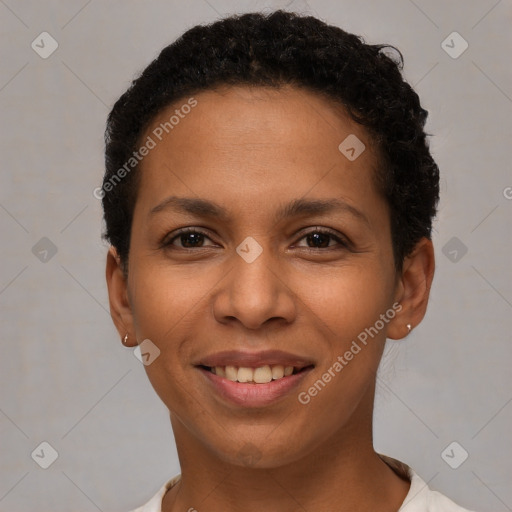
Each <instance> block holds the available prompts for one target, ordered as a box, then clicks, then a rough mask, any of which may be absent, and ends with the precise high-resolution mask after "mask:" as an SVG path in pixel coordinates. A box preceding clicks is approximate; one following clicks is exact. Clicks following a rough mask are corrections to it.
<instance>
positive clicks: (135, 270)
mask: <svg viewBox="0 0 512 512" xmlns="http://www.w3.org/2000/svg"><path fill="white" fill-rule="evenodd" d="M194 97H195V98H196V100H197V102H198V104H197V106H196V107H195V108H194V109H193V110H192V111H191V112H190V113H189V114H188V115H187V116H186V117H184V119H181V120H180V122H179V124H177V125H176V126H175V127H174V129H173V130H172V132H170V133H169V135H167V136H166V137H165V138H164V139H163V140H162V141H161V142H159V143H158V144H157V146H156V147H155V148H154V149H152V150H151V151H150V152H149V154H148V155H147V156H146V157H145V158H144V159H143V161H142V162H141V166H140V172H141V181H140V188H139V191H138V197H137V201H136V204H135V210H134V218H133V225H132V236H131V245H130V254H129V264H128V269H127V276H126V275H125V274H124V273H123V271H122V267H121V263H120V260H119V258H118V255H117V253H116V251H115V249H114V248H111V250H110V251H109V253H108V256H107V269H106V275H107V283H108V291H109V299H110V308H111V314H112V318H113V320H114V323H115V325H116V327H117V329H118V331H119V335H120V336H121V338H123V337H124V336H125V334H126V333H128V345H131V346H134V345H135V344H136V343H137V342H139V343H140V342H141V341H142V340H144V339H150V340H151V341H152V342H153V343H154V344H155V345H157V346H158V348H159V349H160V351H161V352H160V356H159V357H158V358H156V359H155V360H154V362H152V363H151V364H150V365H148V366H145V369H146V372H147V375H148V377H149V379H150V381H151V384H152V385H153V387H154V389H155V391H156V392H157V394H158V395H159V396H160V398H161V399H162V400H163V402H164V403H165V405H166V406H167V407H168V408H169V411H170V419H171V423H172V428H173V431H174V436H175V439H176V444H177V448H178V454H179V459H180V465H181V475H182V478H181V481H180V482H179V483H178V484H177V485H176V486H175V487H173V488H172V489H171V490H170V491H168V492H167V494H166V495H165V497H164V500H163V510H164V511H165V512H170V511H178V510H180V511H181V510H189V509H191V508H195V509H197V510H198V511H201V510H208V511H209V512H217V511H222V512H231V511H242V510H243V511H244V512H252V511H258V512H260V511H261V510H280V511H282V512H285V511H290V512H292V511H294V512H295V511H297V510H308V511H317V510H337V511H340V512H343V511H349V510H350V511H353V510H356V509H357V510H358V511H370V510H371V511H373V512H375V511H389V512H391V511H396V510H398V509H399V507H400V505H401V504H402V502H403V500H404V499H405V496H406V494H407V492H408V489H409V482H407V481H405V480H403V479H401V478H400V477H399V476H398V475H397V474H395V473H394V472H393V471H392V470H391V469H390V468H389V466H387V465H386V464H385V463H384V462H383V461H382V460H381V459H380V458H379V456H378V455H377V454H376V453H375V451H374V449H373V442H372V412H373V403H374V393H375V379H376V371H377V368H378V365H379V361H380V358H381V356H382V352H383V348H384V343H385V340H386V337H388V338H392V339H400V338H403V337H405V336H406V335H407V333H408V330H407V327H406V325H407V324H411V325H412V326H413V327H415V326H416V325H418V323H420V322H421V320H422V318H423V316H424V314H425V311H426V307H427V302H428V295H429V291H430V286H431V282H432V276H433V272H434V255H433V248H432V243H431V242H430V240H427V239H422V240H420V241H419V243H418V244H417V246H416V248H415V249H414V251H413V252H412V253H411V254H410V255H409V256H408V257H407V258H406V259H405V261H404V264H403V270H402V271H401V272H400V273H397V272H396V270H395V266H394V260H393V252H392V244H391V232H390V219H389V210H388V205H387V203H386V201H385V199H384V198H383V197H382V196H381V195H380V194H379V192H378V190H377V189H376V187H375V184H374V180H373V175H374V169H375V166H376V165H377V162H378V155H377V153H376V151H375V149H374V147H373V145H372V141H371V140H370V139H369V136H368V135H367V133H366V132H365V130H364V129H363V128H362V127H361V126H360V125H358V124H357V123H355V122H353V121H351V120H350V118H349V117H348V116H347V115H346V114H345V113H344V111H343V110H342V109H341V107H337V106H336V105H333V103H332V102H330V101H328V100H326V99H324V98H322V97H320V96H319V95H316V94H314V93H311V92H307V91H305V90H300V89H297V88H292V87H289V86H287V87H284V88H282V89H279V90H273V89H266V88H248V87H231V88H228V87H224V88H220V89H218V90H216V91H206V92H201V93H199V94H196V95H195V96H194ZM185 101H186V99H185V100H184V101H182V102H180V103H179V104H176V105H172V106H169V108H167V109H165V111H162V112H161V113H160V115H159V116H158V117H157V118H156V119H155V120H154V122H153V123H152V125H151V126H150V127H149V128H148V131H147V133H146V134H145V135H144V138H143V139H141V140H145V137H146V136H147V135H149V134H151V131H152V129H154V127H156V126H158V125H159V123H161V122H164V121H166V120H168V119H169V117H170V116H171V115H172V113H173V112H174V110H175V109H176V108H179V106H180V105H181V104H184V103H185ZM349 134H355V135H356V136H357V137H358V138H359V139H360V140H361V141H363V143H364V144H365V145H366V150H365V151H364V152H363V153H362V154H361V155H360V156H359V157H358V158H357V159H356V160H354V161H349V160H348V159H347V158H346V157H345V156H344V155H342V154H341V152H340V151H339V150H338V145H339V144H340V143H341V141H343V140H344V139H345V138H346V137H347V136H348V135H349ZM169 196H178V197H191V198H202V199H206V200H209V201H214V202H216V203H218V204H219V205H221V206H223V207H224V208H225V209H226V210H227V218H226V219H223V220H220V219H218V218H215V217H210V216H199V215H197V214H190V213H186V212H184V211H177V210H172V209H163V210H161V211H159V212H158V213H156V214H154V215H150V213H149V212H150V211H151V209H152V208H154V207H155V206H156V205H158V204H159V203H161V202H162V201H164V200H165V199H166V198H167V197H169ZM299 198H303V199H308V200H312V199H332V198H336V199H342V200H343V201H345V202H346V203H347V204H349V205H350V206H352V207H353V208H356V209H357V210H358V211H359V212H360V214H361V215H362V216H364V217H365V219H366V220H362V218H360V217H359V216H357V215H353V214H351V213H350V212H349V211H348V210H347V209H338V210H333V211H330V212H326V213H321V214H318V213H316V214H311V213H305V214H304V213H303V214H301V215H296V216H293V217H286V218H282V219H279V220H276V219H275V215H276V212H277V211H278V209H279V208H280V207H281V206H283V205H285V204H287V203H289V202H290V201H292V200H295V199H299ZM186 227H196V228H198V229H200V230H202V231H204V232H205V233H206V236H205V237H203V238H199V240H198V239H197V238H195V239H194V238H193V237H192V238H191V237H190V236H183V237H179V236H178V237H177V238H173V237H175V235H176V230H177V229H178V228H186ZM318 228H320V229H328V230H332V232H333V234H334V236H338V237H340V238H341V240H348V241H349V242H348V244H346V245H342V244H340V243H339V242H338V241H337V240H336V239H334V238H330V237H322V238H321V240H320V242H316V244H315V240H314V239H313V240H312V239H311V237H309V238H308V237H307V236H306V235H307V234H308V233H312V232H317V229H318ZM247 236H251V237H253V238H254V239H255V240H256V241H257V242H258V243H259V245H260V246H261V247H262V249H263V251H262V253H261V254H260V256H259V257H258V258H257V259H256V260H255V261H253V262H252V263H247V262H246V261H245V260H244V259H242V258H241V257H240V256H239V255H238V253H237V252H236V251H235V249H236V247H237V246H238V245H239V244H240V243H241V242H242V241H243V240H244V239H245V238H246V237H247ZM166 237H167V241H168V242H169V244H170V245H168V246H167V247H162V246H161V242H162V240H163V239H165V238H166ZM171 241H172V244H171ZM187 245H188V247H190V248H188V249H187V248H186V246H187ZM394 303H400V304H401V306H402V307H401V310H400V312H399V313H397V314H396V316H395V317H394V318H393V319H392V320H390V321H389V322H388V323H386V324H385V327H384V328H383V329H382V330H381V331H380V332H379V334H378V335H377V336H375V337H374V338H373V339H372V340H371V341H370V342H369V343H368V345H367V346H365V347H364V349H363V350H361V352H360V353H358V354H357V356H355V357H354V358H353V360H352V361H350V362H349V364H347V365H346V366H345V367H344V368H343V370H342V371H341V372H340V373H339V374H337V375H336V377H335V378H333V379H332V380H331V382H329V383H328V384H327V385H326V386H325V387H324V388H323V389H322V391H321V392H319V393H318V394H317V396H315V397H313V398H312V399H311V401H310V403H308V404H306V405H303V404H301V403H300V402H299V401H298V399H297V393H298V392H299V391H305V390H307V389H308V388H309V387H310V386H312V385H313V383H314V382H315V381H317V380H318V379H319V378H320V377H321V375H322V374H323V373H324V372H325V371H327V369H328V368H329V367H331V366H332V365H333V363H334V361H335V360H336V357H337V356H338V355H342V354H344V353H345V351H346V350H348V348H349V347H350V345H351V343H352V341H353V340H355V339H356V338H357V336H358V334H359V333H361V332H362V331H364V329H365V328H367V327H369V326H373V325H374V324H375V322H376V320H378V319H379V315H381V314H383V313H385V312H386V311H387V310H388V309H390V308H392V306H393V304H394ZM274 348H278V349H281V350H284V351H289V352H293V353H295V354H299V355H301V356H303V357H307V358H309V359H311V360H313V361H314V363H315V367H314V369H313V370H312V371H311V372H310V373H309V374H308V375H307V376H306V379H305V380H304V382H303V383H302V384H301V386H300V389H298V390H296V391H294V392H292V393H291V394H290V395H289V396H287V397H286V398H285V399H283V400H280V401H279V402H276V403H273V404H271V405H269V406H267V407H262V408H257V409H249V408H244V407H240V406H235V405H229V404H227V403H226V402H224V401H222V400H221V399H220V398H219V397H218V396H217V395H216V394H215V392H214V391H213V390H212V388H211V387H210V386H209V385H208V383H207V381H206V379H204V378H203V375H202V374H200V373H199V370H197V369H196V368H195V367H194V366H193V363H194V361H197V359H198V358H200V357H202V356H205V355H209V354H213V353H216V352H218V351H222V350H231V349H237V350H244V349H247V350H252V351H255V350H265V349H274ZM247 450H249V451H250V452H251V453H253V454H254V456H253V457H252V459H251V458H250V457H249V458H247V457H243V456H242V454H243V453H245V452H246V451H247Z"/></svg>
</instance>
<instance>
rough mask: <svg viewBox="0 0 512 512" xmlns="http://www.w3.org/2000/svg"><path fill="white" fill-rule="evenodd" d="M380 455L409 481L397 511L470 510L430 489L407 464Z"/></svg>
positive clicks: (456, 511)
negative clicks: (403, 498)
mask: <svg viewBox="0 0 512 512" xmlns="http://www.w3.org/2000/svg"><path fill="white" fill-rule="evenodd" d="M379 455H380V454H379ZM380 457H381V459H382V460H383V461H384V462H385V463H386V464H388V465H389V466H390V467H391V469H393V471H395V473H397V474H398V475H399V476H401V477H402V478H405V479H407V480H409V481H410V482H411V487H410V488H409V492H408V493H407V496H406V497H405V500H404V502H403V503H402V506H401V507H400V509H399V511H398V512H471V511H470V510H468V509H465V508H462V507H460V506H459V505H457V504H456V503H454V502H453V501H452V500H450V499H449V498H447V497H446V496H444V495H443V494H441V493H440V492H437V491H433V490H431V489H430V488H429V486H428V484H427V483H425V482H424V481H423V479H422V478H420V476H418V475H417V474H416V473H415V472H414V471H413V470H412V469H411V468H410V467H409V466H408V465H407V464H404V463H403V462H400V461H398V460H396V459H392V458H391V457H387V456H385V455H380Z"/></svg>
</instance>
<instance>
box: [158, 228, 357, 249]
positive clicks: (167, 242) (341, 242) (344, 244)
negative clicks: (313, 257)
mask: <svg viewBox="0 0 512 512" xmlns="http://www.w3.org/2000/svg"><path fill="white" fill-rule="evenodd" d="M315 233H318V234H322V235H328V236H329V237H330V238H332V239H333V240H335V241H336V242H338V246H339V247H338V249H339V248H344V249H347V248H349V242H348V240H346V239H344V238H343V237H340V236H339V235H338V234H335V233H334V232H332V231H331V230H329V229H326V228H315V229H313V230H311V231H308V232H307V233H304V234H303V235H302V236H301V238H299V241H300V240H303V239H304V238H306V237H307V236H308V235H311V234H315ZM187 234H197V235H203V236H205V237H206V238H208V239H209V240H211V238H210V237H209V236H208V234H207V233H206V232H204V231H201V230H200V229H197V228H182V229H179V230H178V231H177V232H175V234H174V236H173V237H172V238H170V239H168V236H166V237H165V238H164V239H163V241H162V243H161V248H169V247H172V248H173V249H178V250H184V251H193V250H195V249H204V248H205V247H176V246H173V242H174V240H176V239H178V238H179V237H180V236H182V235H187ZM211 241H213V240H211ZM209 247H210V246H209ZM301 249H308V250H311V251H320V250H333V249H336V246H327V247H301Z"/></svg>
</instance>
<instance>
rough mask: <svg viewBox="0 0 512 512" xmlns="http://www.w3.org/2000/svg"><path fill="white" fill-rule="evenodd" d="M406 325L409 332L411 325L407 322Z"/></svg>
mask: <svg viewBox="0 0 512 512" xmlns="http://www.w3.org/2000/svg"><path fill="white" fill-rule="evenodd" d="M406 327H407V330H408V331H409V332H411V329H412V325H411V324H407V325H406Z"/></svg>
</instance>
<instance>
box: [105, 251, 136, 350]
mask: <svg viewBox="0 0 512 512" xmlns="http://www.w3.org/2000/svg"><path fill="white" fill-rule="evenodd" d="M106 278H107V288H108V301H109V304H110V316H111V317H112V320H113V321H114V324H115V326H116V328H117V332H118V333H119V336H120V337H121V339H122V340H123V339H124V337H125V336H126V335H127V334H128V339H127V343H125V344H124V345H125V346H128V347H134V346H135V345H137V340H136V338H135V329H134V325H133V315H132V310H131V306H130V301H129V298H128V288H127V280H126V276H125V274H124V272H123V269H122V266H121V259H120V258H119V255H118V254H117V251H116V249H115V247H111V248H110V249H109V251H108V254H107V265H106Z"/></svg>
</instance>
